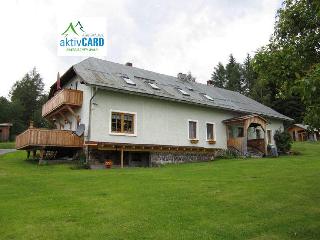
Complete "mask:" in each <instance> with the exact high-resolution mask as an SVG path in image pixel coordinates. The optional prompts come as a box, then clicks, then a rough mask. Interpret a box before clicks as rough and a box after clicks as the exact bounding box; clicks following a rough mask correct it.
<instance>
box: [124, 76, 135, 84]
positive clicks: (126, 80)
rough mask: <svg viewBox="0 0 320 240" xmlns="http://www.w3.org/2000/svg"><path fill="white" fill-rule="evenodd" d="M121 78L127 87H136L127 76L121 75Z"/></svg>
mask: <svg viewBox="0 0 320 240" xmlns="http://www.w3.org/2000/svg"><path fill="white" fill-rule="evenodd" d="M121 77H122V79H123V80H124V81H125V82H126V83H127V84H129V85H136V83H135V82H134V81H132V80H131V79H130V78H129V77H128V76H125V75H123V76H121Z"/></svg>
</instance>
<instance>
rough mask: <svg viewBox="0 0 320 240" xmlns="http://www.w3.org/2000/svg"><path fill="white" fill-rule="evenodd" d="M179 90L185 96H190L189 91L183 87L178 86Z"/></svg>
mask: <svg viewBox="0 0 320 240" xmlns="http://www.w3.org/2000/svg"><path fill="white" fill-rule="evenodd" d="M178 91H179V92H180V93H182V95H184V96H190V94H189V93H187V92H186V91H184V90H182V89H181V88H178Z"/></svg>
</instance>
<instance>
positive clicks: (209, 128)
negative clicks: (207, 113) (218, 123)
mask: <svg viewBox="0 0 320 240" xmlns="http://www.w3.org/2000/svg"><path fill="white" fill-rule="evenodd" d="M207 140H215V132H214V123H207Z"/></svg>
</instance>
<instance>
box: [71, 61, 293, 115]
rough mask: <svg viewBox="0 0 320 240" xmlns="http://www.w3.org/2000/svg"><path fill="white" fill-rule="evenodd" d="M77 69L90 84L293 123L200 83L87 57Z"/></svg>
mask: <svg viewBox="0 0 320 240" xmlns="http://www.w3.org/2000/svg"><path fill="white" fill-rule="evenodd" d="M73 70H74V71H75V73H76V74H77V75H78V76H80V77H81V78H82V79H83V80H84V81H85V82H86V83H87V84H89V85H95V86H100V87H104V88H107V89H110V90H115V91H124V92H127V93H131V94H139V95H147V96H151V97H158V98H163V99H168V100H173V101H179V102H186V103H191V104H197V105H203V106H207V107H214V108H220V109H226V110H232V111H237V112H240V113H245V114H248V113H250V114H259V115H262V116H267V117H272V118H278V119H283V120H292V119H291V118H289V117H286V116H284V115H282V114H280V113H278V112H276V111H274V110H273V109H271V108H269V107H267V106H265V105H263V104H260V103H258V102H257V101H254V100H253V99H250V98H248V97H246V96H244V95H242V94H240V93H238V92H234V91H230V90H226V89H221V88H216V87H213V86H210V85H209V86H208V85H205V84H201V83H197V82H188V81H185V80H180V79H178V78H176V77H172V76H168V75H164V74H160V73H155V72H151V71H147V70H143V69H139V68H136V67H130V66H126V65H123V64H119V63H113V62H109V61H105V60H101V59H97V58H87V59H85V60H83V61H82V62H80V63H78V64H75V65H74V66H73ZM121 75H125V76H127V77H129V78H130V79H131V80H132V81H134V82H135V83H136V85H130V84H127V83H126V82H125V81H124V79H123V78H122V77H121ZM147 82H154V83H156V85H157V86H158V87H159V88H160V90H156V89H153V88H152V87H151V86H150V84H147ZM178 88H180V89H182V90H184V91H186V92H187V93H188V94H189V96H186V95H183V94H182V93H181V92H180V91H179V90H178ZM190 89H193V90H190ZM205 94H206V95H208V96H210V97H212V98H213V101H212V100H209V99H207V98H206V97H205V96H204V95H205Z"/></svg>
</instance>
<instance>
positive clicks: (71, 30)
mask: <svg viewBox="0 0 320 240" xmlns="http://www.w3.org/2000/svg"><path fill="white" fill-rule="evenodd" d="M78 28H79V30H78V32H79V31H82V32H84V30H83V26H82V24H81V22H80V21H78V22H77V24H76V25H75V26H74V25H73V23H72V22H70V24H69V26H68V27H67V29H66V30H65V31H64V32H63V33H62V34H61V35H64V36H68V35H69V34H76V35H77V36H79V34H78V32H77V31H76V29H78Z"/></svg>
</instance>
